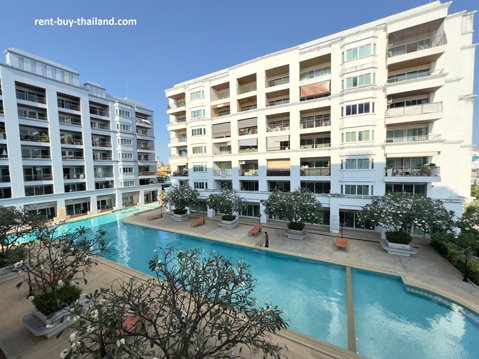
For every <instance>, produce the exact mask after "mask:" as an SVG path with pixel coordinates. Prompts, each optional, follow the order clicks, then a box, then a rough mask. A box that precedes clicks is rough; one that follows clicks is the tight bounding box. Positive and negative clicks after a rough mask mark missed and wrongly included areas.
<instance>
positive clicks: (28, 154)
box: [22, 150, 50, 160]
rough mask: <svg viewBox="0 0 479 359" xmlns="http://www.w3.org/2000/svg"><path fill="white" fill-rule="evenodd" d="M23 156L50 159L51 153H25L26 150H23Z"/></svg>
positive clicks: (24, 157) (25, 157)
mask: <svg viewBox="0 0 479 359" xmlns="http://www.w3.org/2000/svg"><path fill="white" fill-rule="evenodd" d="M22 158H23V159H31V158H34V159H38V158H40V159H45V160H47V159H48V160H49V159H50V154H48V155H45V154H41V153H31V152H30V153H25V152H24V150H22Z"/></svg>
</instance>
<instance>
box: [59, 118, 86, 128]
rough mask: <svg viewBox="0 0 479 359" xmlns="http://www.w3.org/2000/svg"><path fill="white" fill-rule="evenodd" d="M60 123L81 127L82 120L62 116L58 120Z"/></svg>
mask: <svg viewBox="0 0 479 359" xmlns="http://www.w3.org/2000/svg"><path fill="white" fill-rule="evenodd" d="M58 122H60V124H61V125H68V126H81V120H80V119H77V118H70V117H63V116H60V117H59V118H58ZM92 127H93V126H92Z"/></svg>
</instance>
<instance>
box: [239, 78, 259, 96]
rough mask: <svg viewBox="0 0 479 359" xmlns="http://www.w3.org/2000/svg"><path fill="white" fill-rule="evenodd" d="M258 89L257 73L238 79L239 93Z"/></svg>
mask: <svg viewBox="0 0 479 359" xmlns="http://www.w3.org/2000/svg"><path fill="white" fill-rule="evenodd" d="M253 91H256V74H251V75H248V76H244V77H241V78H239V79H238V95H242V94H245V93H249V92H253Z"/></svg>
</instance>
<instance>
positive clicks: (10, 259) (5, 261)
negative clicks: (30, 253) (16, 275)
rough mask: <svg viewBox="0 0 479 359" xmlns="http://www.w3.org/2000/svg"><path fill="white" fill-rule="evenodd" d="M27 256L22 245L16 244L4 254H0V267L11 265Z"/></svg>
mask: <svg viewBox="0 0 479 359" xmlns="http://www.w3.org/2000/svg"><path fill="white" fill-rule="evenodd" d="M26 257H27V253H26V251H25V248H24V247H23V246H16V247H14V248H12V249H10V250H9V251H8V252H7V253H6V254H4V255H1V254H0V268H3V267H8V266H12V265H14V264H15V263H18V262H20V261H22V260H24V259H25V258H26Z"/></svg>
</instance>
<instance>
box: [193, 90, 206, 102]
mask: <svg viewBox="0 0 479 359" xmlns="http://www.w3.org/2000/svg"><path fill="white" fill-rule="evenodd" d="M202 98H205V91H204V90H197V91H194V92H191V93H190V100H191V101H195V100H199V99H202Z"/></svg>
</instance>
